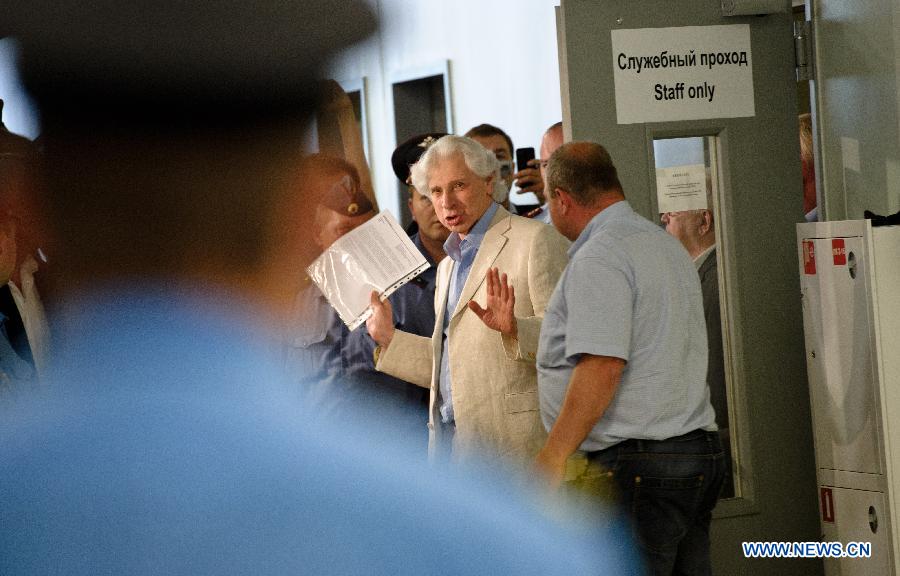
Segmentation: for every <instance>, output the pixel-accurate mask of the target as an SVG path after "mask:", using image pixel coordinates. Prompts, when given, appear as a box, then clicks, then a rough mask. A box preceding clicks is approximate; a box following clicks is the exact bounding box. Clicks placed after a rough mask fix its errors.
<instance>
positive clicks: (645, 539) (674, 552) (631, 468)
mask: <svg viewBox="0 0 900 576" xmlns="http://www.w3.org/2000/svg"><path fill="white" fill-rule="evenodd" d="M547 175H548V187H547V190H548V192H549V197H550V198H549V205H550V212H551V216H552V220H553V224H554V225H555V226H556V228H557V229H558V230H559V231H560V232H561V233H562V234H563V235H564V236H566V237H567V238H569V239H570V240H572V241H573V244H572V246H571V248H570V250H569V264H568V266H567V267H566V270H565V272H564V273H563V277H562V278H561V279H560V282H559V284H558V285H557V287H556V290H555V291H554V293H553V296H552V297H551V299H550V302H549V304H548V305H547V309H546V311H545V316H544V323H543V325H542V328H541V338H540V343H539V346H538V357H537V367H538V378H539V390H540V396H541V413H542V417H543V419H544V423H545V425H546V426H547V428H548V430H549V435H548V439H547V442H546V444H545V446H544V448H543V449H542V450H541V452H540V453H539V454H538V458H537V464H538V468H539V469H541V470H543V471H544V472H545V473H546V474H547V476H548V478H549V479H550V482H551V483H552V484H556V483H558V482H559V481H560V480H561V478H562V476H563V473H564V471H565V464H566V460H567V458H568V457H569V456H570V455H571V454H573V453H574V452H575V451H576V450H579V449H580V450H582V451H584V452H586V453H587V455H588V458H589V459H590V460H592V461H594V462H597V463H599V464H600V465H602V466H604V467H607V468H608V469H610V470H612V471H613V473H614V477H615V479H616V481H617V484H618V485H619V488H620V490H621V497H622V499H623V505H624V507H626V508H627V509H628V510H630V511H631V513H632V515H633V517H632V521H633V522H634V523H635V526H636V528H637V534H638V536H639V540H640V543H641V545H642V547H643V548H644V552H645V554H646V556H647V559H648V562H649V563H650V565H651V566H652V568H653V571H654V574H672V573H673V572H674V573H677V574H709V524H710V519H711V511H712V508H713V506H714V505H715V502H716V498H717V496H718V493H719V490H720V488H721V485H722V480H723V476H724V472H725V470H724V457H723V454H722V448H721V445H720V443H719V438H718V436H717V434H716V424H715V414H714V412H713V409H712V406H711V405H710V401H709V389H708V387H707V385H706V355H707V344H706V328H705V320H704V316H703V302H702V297H701V292H700V284H699V281H698V278H697V272H696V270H695V268H694V266H693V263H692V262H691V259H690V258H689V257H688V255H687V253H685V251H684V249H683V248H682V246H681V245H680V244H679V243H678V241H677V240H675V239H674V238H672V237H671V236H669V235H668V234H666V233H665V232H664V231H663V230H661V229H660V228H659V227H658V226H656V225H654V224H653V223H651V222H650V221H648V220H646V219H644V218H642V217H640V216H638V215H637V214H636V213H635V212H634V211H633V210H632V209H631V207H630V206H629V204H628V202H626V201H625V196H624V194H623V192H622V187H621V184H620V183H619V181H618V177H617V175H616V169H615V166H613V164H612V160H611V159H610V157H609V154H608V153H607V152H606V150H605V149H603V147H602V146H600V145H598V144H593V143H588V142H578V143H571V144H567V145H564V146H562V147H560V148H559V149H558V150H557V151H556V152H555V153H554V154H553V156H552V157H551V159H550V163H549V166H548V174H547ZM638 488H640V490H638ZM673 488H674V489H675V490H673Z"/></svg>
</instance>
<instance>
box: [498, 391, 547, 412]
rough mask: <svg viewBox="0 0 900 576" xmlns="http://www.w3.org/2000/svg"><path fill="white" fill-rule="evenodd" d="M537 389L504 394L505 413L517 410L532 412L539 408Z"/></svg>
mask: <svg viewBox="0 0 900 576" xmlns="http://www.w3.org/2000/svg"><path fill="white" fill-rule="evenodd" d="M538 402H539V401H538V393H537V390H529V391H527V392H518V393H514V394H506V398H505V404H506V406H505V408H506V413H507V414H516V413H518V412H534V411H536V410H538V409H540V405H539V403H538Z"/></svg>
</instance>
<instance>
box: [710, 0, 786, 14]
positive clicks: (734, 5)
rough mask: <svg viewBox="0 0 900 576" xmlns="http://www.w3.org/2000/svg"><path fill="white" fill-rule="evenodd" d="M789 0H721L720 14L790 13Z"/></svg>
mask: <svg viewBox="0 0 900 576" xmlns="http://www.w3.org/2000/svg"><path fill="white" fill-rule="evenodd" d="M790 11H791V0H722V16H761V15H763V14H782V13H790Z"/></svg>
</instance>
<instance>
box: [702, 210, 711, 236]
mask: <svg viewBox="0 0 900 576" xmlns="http://www.w3.org/2000/svg"><path fill="white" fill-rule="evenodd" d="M700 218H701V221H700V235H701V236H705V235H707V234H709V233H710V232H712V231H713V223H712V212H710V211H709V210H703V211H702V212H701V213H700Z"/></svg>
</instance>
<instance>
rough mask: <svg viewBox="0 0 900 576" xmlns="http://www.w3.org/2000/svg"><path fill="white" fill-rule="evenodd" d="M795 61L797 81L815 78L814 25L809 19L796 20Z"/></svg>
mask: <svg viewBox="0 0 900 576" xmlns="http://www.w3.org/2000/svg"><path fill="white" fill-rule="evenodd" d="M794 63H795V66H796V69H797V82H806V81H809V80H814V79H815V77H816V76H815V71H814V69H813V37H812V26H811V25H810V22H809V21H808V20H804V21H802V22H794Z"/></svg>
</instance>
